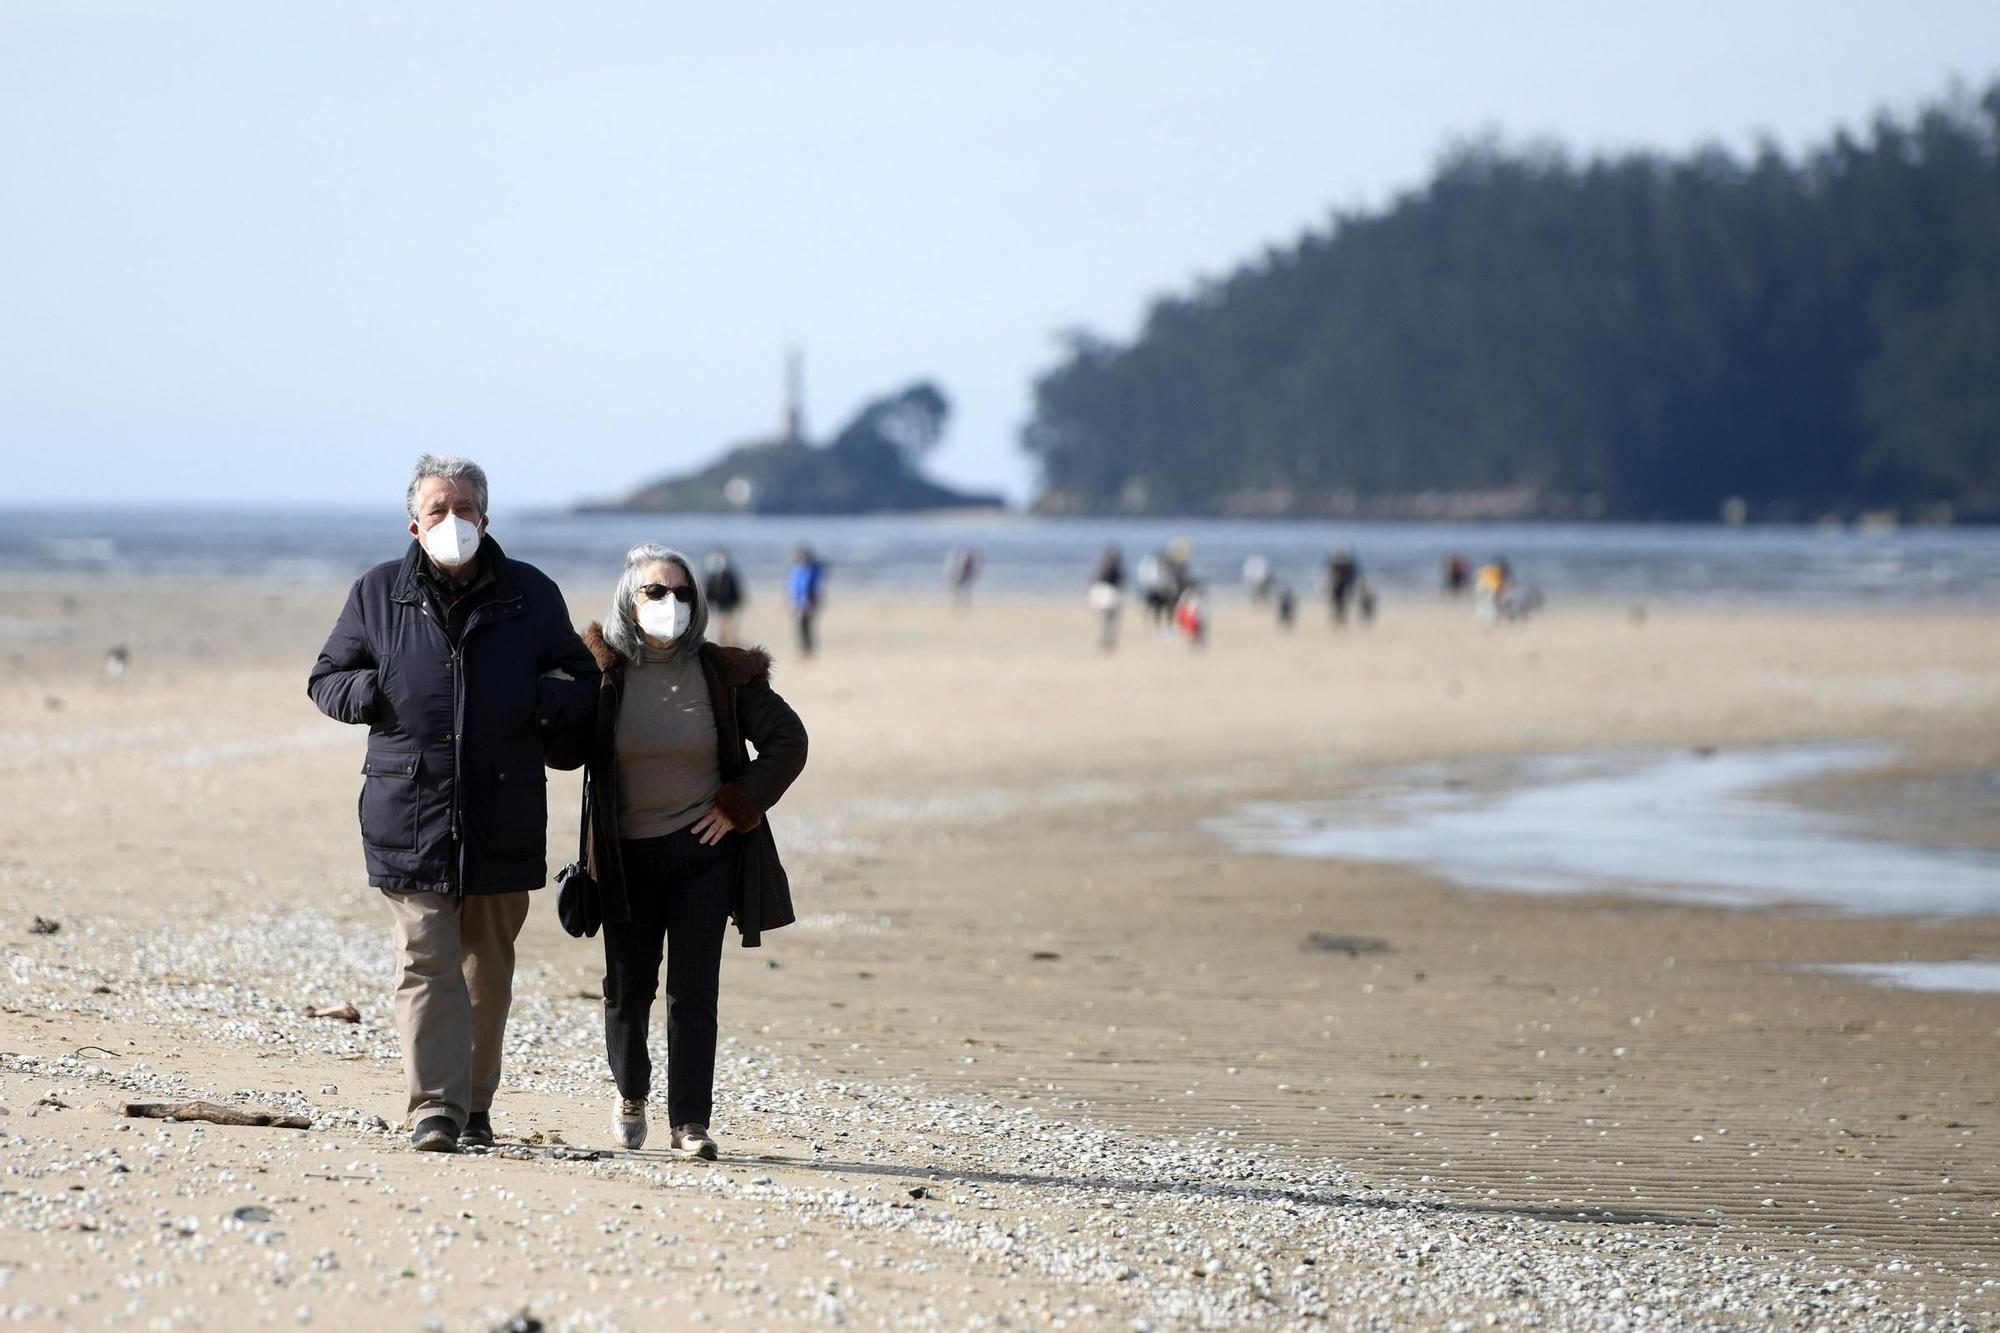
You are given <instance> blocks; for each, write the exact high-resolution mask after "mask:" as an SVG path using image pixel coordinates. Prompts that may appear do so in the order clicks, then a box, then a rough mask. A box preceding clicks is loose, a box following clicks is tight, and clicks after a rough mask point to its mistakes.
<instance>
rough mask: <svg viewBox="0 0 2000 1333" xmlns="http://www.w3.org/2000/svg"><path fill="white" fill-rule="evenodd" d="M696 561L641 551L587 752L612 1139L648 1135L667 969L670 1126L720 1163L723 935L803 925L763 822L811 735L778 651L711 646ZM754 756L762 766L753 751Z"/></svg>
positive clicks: (690, 1147) (610, 648) (604, 635)
mask: <svg viewBox="0 0 2000 1333" xmlns="http://www.w3.org/2000/svg"><path fill="white" fill-rule="evenodd" d="M707 627H708V605H707V601H706V599H705V598H704V597H703V595H702V591H701V586H700V581H699V580H698V579H697V578H696V577H695V576H694V572H693V567H692V566H691V565H690V564H689V562H688V559H687V557H686V556H684V555H682V554H681V553H680V552H678V551H674V550H670V549H668V548H667V547H664V546H653V545H646V546H638V547H634V548H633V549H632V550H631V551H630V552H628V553H627V554H626V556H625V570H624V573H623V574H622V575H621V576H620V577H619V580H618V588H617V591H616V592H615V593H614V594H613V596H612V600H611V612H610V615H609V616H608V617H607V619H606V620H605V621H604V622H603V623H602V624H594V625H592V626H591V627H590V629H589V630H588V631H587V632H586V633H585V634H584V636H583V641H584V644H585V645H586V646H587V647H588V648H589V649H590V651H591V653H592V655H593V656H594V657H595V658H596V660H597V664H598V667H599V668H600V670H601V671H602V672H603V676H602V679H601V681H600V683H599V686H598V703H597V715H596V718H595V720H594V722H593V723H592V725H591V728H590V734H589V737H588V740H587V742H586V744H585V747H584V751H583V753H582V754H580V755H574V756H570V755H563V754H560V753H556V752H552V753H551V756H550V762H551V764H552V765H554V766H556V767H562V768H574V767H576V766H577V761H579V760H580V761H581V762H582V764H583V767H584V770H585V773H584V798H583V800H584V808H583V823H584V845H585V858H584V860H585V864H586V866H587V867H588V869H589V871H590V874H591V876H592V878H593V879H594V880H595V881H596V883H597V887H598V895H599V902H600V907H601V910H602V912H603V918H604V1045H605V1051H606V1053H607V1055H608V1056H609V1057H610V1061H611V1075H612V1078H613V1080H614V1081H615V1082H616V1083H617V1085H618V1104H617V1107H616V1108H615V1110H614V1112H613V1116H612V1132H613V1134H614V1135H615V1136H616V1138H617V1140H618V1142H619V1143H621V1144H623V1145H624V1146H625V1147H627V1148H638V1147H640V1146H641V1145H643V1144H644V1143H645V1141H646V1101H647V1098H648V1097H649V1096H650V1094H651V1092H652V1075H653V1063H652V1057H651V1053H650V1051H649V1050H648V1047H647V1036H648V1032H649V1028H650V1017H651V1012H652V1007H653V997H654V995H655V993H656V992H657V990H658V988H659V982H660V963H661V959H662V956H663V955H664V958H665V961H666V970H667V975H666V991H667V1122H668V1124H669V1126H670V1127H671V1129H672V1145H671V1146H672V1147H673V1149H674V1150H675V1151H677V1152H682V1153H686V1154H689V1155H691V1156H697V1157H703V1158H708V1159H711V1160H712V1159H713V1158H714V1157H715V1155H716V1145H715V1139H714V1137H713V1136H712V1135H710V1133H709V1128H708V1126H709V1120H710V1116H711V1112H712V1109H713V1084H714V1079H715V1033H716V1019H715V1009H716V995H717V991H718V989H719V972H720V968H721V964H722V941H723V935H724V933H725V927H726V925H727V923H728V921H729V920H730V918H732V917H733V918H734V919H735V921H736V927H737V930H738V931H739V932H740V934H741V936H742V940H743V944H744V945H745V946H746V947H748V946H755V945H757V944H758V943H759V942H760V940H759V936H760V934H761V932H763V931H766V930H774V929H776V928H778V927H779V926H784V925H789V924H790V923H791V921H792V919H793V916H792V904H791V891H790V888H789V886H788V884H787V881H786V878H785V870H784V867H783V866H782V865H781V864H779V861H778V850H777V844H776V843H775V842H774V841H773V839H772V837H771V826H770V825H769V823H767V822H766V821H765V818H764V812H765V811H766V810H768V809H770V807H771V806H772V805H774V804H775V803H776V802H777V800H778V798H779V797H780V796H782V795H784V792H785V789H786V788H787V787H789V786H791V784H792V781H793V779H795V778H797V777H798V775H799V771H800V770H801V769H803V768H804V767H805V762H806V730H805V727H804V725H802V724H801V723H800V721H799V717H798V714H797V713H794V712H793V711H792V709H791V707H790V705H788V704H787V703H786V702H785V701H784V700H783V699H781V698H779V697H778V694H777V692H776V691H774V690H773V689H772V688H771V681H770V672H771V658H770V655H769V654H767V653H765V652H764V651H763V650H762V649H754V648H752V649H745V648H730V647H724V646H722V645H720V644H714V643H709V642H708V641H707V639H706V637H705V634H706V630H707ZM746 742H747V743H748V745H752V746H755V747H756V751H757V754H756V758H755V759H752V758H751V757H750V755H749V752H748V750H747V748H746Z"/></svg>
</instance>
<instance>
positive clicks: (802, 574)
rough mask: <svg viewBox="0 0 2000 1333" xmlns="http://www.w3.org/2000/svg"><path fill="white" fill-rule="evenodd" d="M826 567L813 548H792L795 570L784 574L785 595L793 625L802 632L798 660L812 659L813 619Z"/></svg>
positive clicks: (817, 608)
mask: <svg viewBox="0 0 2000 1333" xmlns="http://www.w3.org/2000/svg"><path fill="white" fill-rule="evenodd" d="M825 578H826V567H825V566H824V565H822V564H820V562H819V557H818V556H816V555H814V554H813V553H812V548H810V547H806V546H795V547H793V548H792V567H791V568H790V569H789V570H787V571H786V572H785V591H786V593H787V594H788V595H789V597H790V599H791V603H792V623H793V624H794V625H795V626H797V628H798V631H799V656H801V657H811V656H812V655H813V617H814V616H816V615H818V614H819V597H820V584H821V583H822V582H824V581H825Z"/></svg>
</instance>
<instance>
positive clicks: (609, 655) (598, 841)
mask: <svg viewBox="0 0 2000 1333" xmlns="http://www.w3.org/2000/svg"><path fill="white" fill-rule="evenodd" d="M583 643H584V646H585V647H586V648H588V649H590V653H591V656H592V657H594V658H596V659H597V665H598V669H599V670H600V671H602V672H603V676H602V677H601V679H600V680H599V682H598V687H597V713H596V716H595V717H594V718H593V719H592V720H591V722H590V724H589V730H588V733H587V735H585V734H583V733H575V734H572V735H571V736H569V737H564V738H562V739H560V740H552V741H551V742H550V744H549V745H548V746H547V747H546V750H545V758H546V760H547V762H548V765H549V767H551V768H559V769H573V768H578V767H582V768H583V769H584V770H585V778H586V781H585V783H584V802H583V820H584V852H585V864H586V865H587V866H588V867H589V870H590V874H591V878H593V879H595V880H596V881H597V886H598V890H599V893H600V896H601V899H602V904H603V909H604V919H605V920H606V921H612V922H624V921H630V920H631V919H632V907H631V900H630V898H629V897H628V895H627V891H626V885H625V868H624V864H623V859H622V857H621V856H620V854H619V846H618V708H619V704H620V702H621V701H622V700H623V698H624V694H625V659H623V658H622V657H620V656H619V655H618V653H617V651H616V650H615V649H613V648H612V646H611V645H610V644H608V643H606V642H605V641H604V627H603V626H602V625H599V624H593V625H591V627H590V628H589V629H588V630H587V631H585V633H584V636H583ZM700 659H701V674H702V677H703V679H704V680H705V681H706V682H707V684H708V698H709V703H710V704H711V705H712V706H713V707H714V709H715V742H716V748H717V759H718V761H719V767H720V769H721V773H722V789H721V790H720V791H718V792H717V793H716V795H715V804H716V808H717V809H719V810H721V811H722V813H723V814H725V815H727V816H729V820H730V822H731V823H733V824H734V825H736V832H734V833H731V834H726V835H724V836H726V837H733V838H740V839H741V840H742V844H743V855H742V871H741V874H740V875H739V876H738V879H737V883H736V896H735V901H734V903H733V904H732V905H731V908H730V915H731V916H732V917H733V918H734V919H735V921H736V929H737V931H738V932H739V933H740V934H741V935H742V937H743V947H745V948H746V949H747V948H755V947H756V946H757V945H758V944H760V943H761V942H762V941H761V940H760V939H759V936H760V935H761V934H762V933H763V932H764V931H767V930H776V929H777V928H778V927H780V926H789V925H791V924H792V922H793V921H794V920H795V919H796V918H795V915H794V913H793V911H792V890H791V883H790V881H789V880H787V879H786V877H785V867H784V866H783V865H781V864H780V863H779V861H778V844H777V842H776V841H775V840H774V839H773V838H772V836H771V825H770V823H769V821H767V820H766V819H765V817H764V812H765V811H767V810H769V809H770V808H771V807H772V806H773V805H775V804H777V801H778V798H779V797H780V796H782V795H784V793H785V789H786V788H787V787H789V786H791V785H792V781H793V779H795V778H797V777H798V775H799V771H800V770H801V769H803V768H804V767H805V766H806V729H805V724H804V723H802V722H800V721H799V715H798V714H797V713H795V712H793V711H792V708H791V705H790V704H788V703H786V702H785V701H784V700H783V699H781V698H779V697H778V692H777V691H776V690H773V689H772V688H771V655H770V654H769V653H767V652H765V651H764V650H763V649H761V648H724V647H722V646H720V645H718V644H713V643H704V644H703V645H702V646H701V650H700ZM746 742H748V745H754V746H756V747H757V757H756V758H755V759H752V758H751V757H750V752H749V749H748V745H746V744H745V743H746Z"/></svg>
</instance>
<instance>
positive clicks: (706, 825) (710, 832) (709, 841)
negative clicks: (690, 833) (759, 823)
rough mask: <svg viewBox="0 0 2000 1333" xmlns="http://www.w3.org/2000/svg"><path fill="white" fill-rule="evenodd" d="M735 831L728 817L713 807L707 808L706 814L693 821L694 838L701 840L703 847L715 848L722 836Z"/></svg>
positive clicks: (734, 826)
mask: <svg viewBox="0 0 2000 1333" xmlns="http://www.w3.org/2000/svg"><path fill="white" fill-rule="evenodd" d="M735 831H736V825H734V824H732V823H731V822H730V820H729V816H728V815H725V814H723V813H722V810H721V809H720V808H719V807H717V806H713V805H711V806H710V807H708V813H707V814H705V815H703V816H702V817H701V818H700V819H697V820H695V821H694V836H695V837H697V838H699V839H700V840H701V845H702V846H704V847H713V846H715V844H716V843H718V842H721V841H722V835H723V834H725V833H734V832H735Z"/></svg>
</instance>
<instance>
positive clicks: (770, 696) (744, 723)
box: [715, 678, 806, 833]
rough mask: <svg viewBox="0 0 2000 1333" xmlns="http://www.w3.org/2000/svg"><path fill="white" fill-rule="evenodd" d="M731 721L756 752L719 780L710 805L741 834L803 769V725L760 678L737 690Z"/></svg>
mask: <svg viewBox="0 0 2000 1333" xmlns="http://www.w3.org/2000/svg"><path fill="white" fill-rule="evenodd" d="M736 720H737V724H738V725H739V726H741V727H742V729H743V739H745V740H747V741H749V742H750V743H751V744H752V745H754V746H756V747H757V757H756V758H755V759H753V760H751V761H750V766H749V767H748V768H746V769H744V770H743V772H742V773H741V774H740V775H739V776H738V777H737V778H736V780H735V781H734V782H725V783H723V784H722V790H721V791H719V792H717V793H716V795H715V804H716V806H717V807H718V808H719V809H721V811H722V813H723V814H725V815H728V816H729V822H730V823H732V824H734V825H736V830H737V832H739V833H747V832H749V831H750V830H751V829H753V828H756V827H757V825H759V824H761V823H763V822H764V812H765V811H766V810H769V809H770V808H771V807H772V806H774V805H776V804H777V803H778V798H779V797H781V796H783V795H784V794H785V789H786V788H787V787H790V786H791V785H792V782H793V781H794V780H795V779H796V778H797V777H798V776H799V773H800V772H801V771H802V770H803V769H804V768H805V766H806V725H805V723H803V722H801V721H799V715H798V714H797V713H795V712H793V711H792V706H791V705H790V704H788V703H786V702H785V701H784V699H783V698H781V697H780V696H779V694H778V692H777V691H776V690H774V689H772V688H771V682H770V681H768V680H764V679H761V678H760V679H757V680H754V681H752V682H750V683H749V684H748V685H745V686H743V687H742V689H740V690H739V691H737V695H736Z"/></svg>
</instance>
